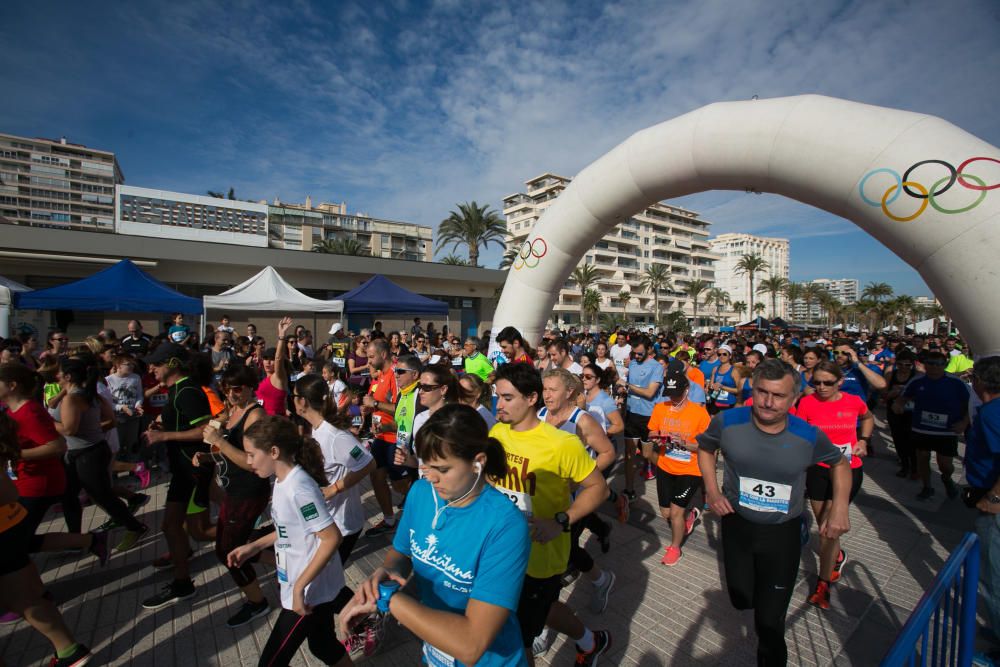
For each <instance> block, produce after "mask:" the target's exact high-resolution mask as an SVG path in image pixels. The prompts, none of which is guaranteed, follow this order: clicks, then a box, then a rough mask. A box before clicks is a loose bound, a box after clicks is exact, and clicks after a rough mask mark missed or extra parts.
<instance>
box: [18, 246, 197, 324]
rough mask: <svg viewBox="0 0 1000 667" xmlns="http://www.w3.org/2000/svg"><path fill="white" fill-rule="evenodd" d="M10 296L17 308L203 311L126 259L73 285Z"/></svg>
mask: <svg viewBox="0 0 1000 667" xmlns="http://www.w3.org/2000/svg"><path fill="white" fill-rule="evenodd" d="M13 296H14V305H15V306H16V307H17V308H26V309H34V310H108V311H117V312H121V311H126V312H139V313H189V314H190V313H198V314H199V315H200V314H201V312H202V305H201V299H194V298H192V297H189V296H184V295H183V294H181V293H180V292H176V291H174V290H172V289H170V288H169V287H167V286H166V285H164V284H163V283H161V282H160V281H159V280H157V279H156V278H153V277H152V276H150V275H149V274H148V273H146V272H145V271H143V270H142V269H140V268H139V267H137V266H136V265H135V264H133V263H132V262H131V261H129V260H127V259H123V260H122V261H120V262H118V263H117V264H115V265H114V266H109V267H108V268H106V269H104V270H103V271H98V272H97V273H95V274H94V275H92V276H88V277H87V278H83V279H81V280H77V281H76V282H73V283H69V284H66V285H60V286H58V287H50V288H49V289H40V290H35V291H33V292H18V293H15V294H14V295H13Z"/></svg>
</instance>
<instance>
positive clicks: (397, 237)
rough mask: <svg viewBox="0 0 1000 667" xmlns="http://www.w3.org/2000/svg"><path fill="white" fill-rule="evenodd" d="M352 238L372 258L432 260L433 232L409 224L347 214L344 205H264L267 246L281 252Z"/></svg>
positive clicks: (307, 198) (429, 229)
mask: <svg viewBox="0 0 1000 667" xmlns="http://www.w3.org/2000/svg"><path fill="white" fill-rule="evenodd" d="M336 239H354V240H356V241H359V242H360V243H362V244H364V245H365V246H366V247H367V248H368V249H369V251H370V252H371V254H372V257H381V258H384V259H407V260H410V261H417V262H432V261H434V231H433V230H432V229H431V228H430V227H425V226H423V225H417V224H414V223H411V222H398V221H395V220H383V219H380V218H373V217H370V216H368V215H365V214H360V213H353V214H349V213H348V212H347V204H346V203H344V202H341V203H339V204H330V203H321V204H318V205H316V206H313V203H312V199H311V198H310V197H306V201H305V203H304V204H289V203H285V202H281V201H279V200H277V199H276V200H275V201H274V203H273V204H272V205H270V206H268V241H269V243H270V247H272V248H281V249H284V250H312V249H313V247H315V245H316V244H317V243H322V242H324V241H333V240H336Z"/></svg>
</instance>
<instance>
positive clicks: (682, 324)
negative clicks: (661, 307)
mask: <svg viewBox="0 0 1000 667" xmlns="http://www.w3.org/2000/svg"><path fill="white" fill-rule="evenodd" d="M657 323H658V324H662V326H663V328H664V329H666V330H667V331H673V332H674V333H687V332H688V331H691V325H690V324H688V318H687V315H685V314H684V311H683V310H675V311H674V312H672V313H669V314H667V315H665V316H664V318H663V322H662V323H661V322H657Z"/></svg>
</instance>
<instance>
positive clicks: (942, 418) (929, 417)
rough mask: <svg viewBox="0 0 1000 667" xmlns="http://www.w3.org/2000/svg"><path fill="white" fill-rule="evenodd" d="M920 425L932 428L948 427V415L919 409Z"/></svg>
mask: <svg viewBox="0 0 1000 667" xmlns="http://www.w3.org/2000/svg"><path fill="white" fill-rule="evenodd" d="M920 425H921V426H930V427H933V428H948V415H946V414H942V413H940V412H928V411H927V410H921V411H920Z"/></svg>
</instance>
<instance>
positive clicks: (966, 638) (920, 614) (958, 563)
mask: <svg viewBox="0 0 1000 667" xmlns="http://www.w3.org/2000/svg"><path fill="white" fill-rule="evenodd" d="M978 586H979V540H978V539H977V537H976V535H975V534H974V533H966V535H965V537H964V538H963V539H962V543H961V544H959V545H958V548H957V549H955V551H953V552H952V554H951V556H949V557H948V561H947V562H946V563H945V564H944V567H943V568H941V571H940V572H939V573H938V576H937V577H935V578H934V583H933V585H932V586H931V588H930V590H928V591H927V592H926V593H924V596H923V597H922V598H920V602H918V603H917V606H916V608H915V609H914V610H913V613H912V614H911V615H910V618H909V619H908V620H907V621H906V625H904V626H903V629H902V630H900V632H899V634H898V635H897V636H896V641H895V642H894V643H893V645H892V648H890V649H889V652H888V653H886V655H885V658H883V659H882V667H903V666H904V665H905V666H906V667H915V666H916V665H956V666H958V667H967V666H968V665H971V664H972V654H973V645H974V643H975V638H976V596H977V595H976V594H977V588H978Z"/></svg>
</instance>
